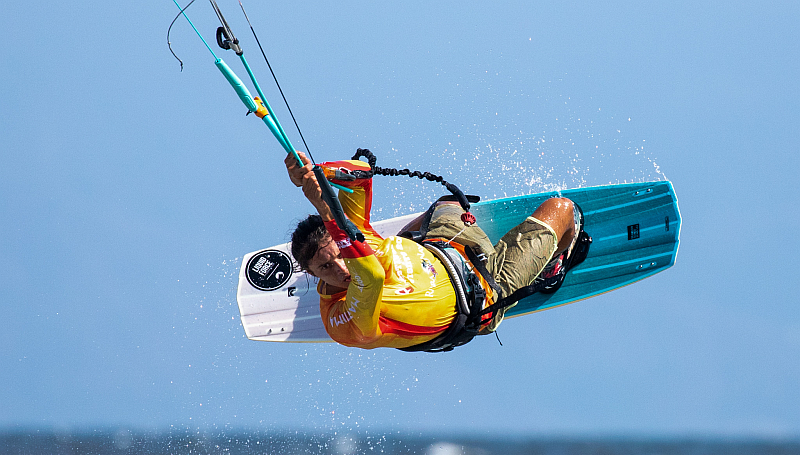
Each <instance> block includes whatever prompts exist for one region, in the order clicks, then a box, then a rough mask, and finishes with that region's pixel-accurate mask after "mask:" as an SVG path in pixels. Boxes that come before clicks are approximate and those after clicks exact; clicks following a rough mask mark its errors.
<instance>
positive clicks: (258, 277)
mask: <svg viewBox="0 0 800 455" xmlns="http://www.w3.org/2000/svg"><path fill="white" fill-rule="evenodd" d="M291 277H292V259H291V258H289V255H288V254H286V253H284V252H283V251H278V250H264V251H260V252H258V253H256V254H254V255H253V257H251V258H250V260H249V261H248V262H247V281H249V282H250V284H251V285H252V286H253V287H254V288H256V289H259V290H261V291H274V290H275V289H278V288H280V287H281V286H283V285H284V284H286V282H287V281H289V278H291Z"/></svg>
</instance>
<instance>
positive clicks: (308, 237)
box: [292, 215, 350, 289]
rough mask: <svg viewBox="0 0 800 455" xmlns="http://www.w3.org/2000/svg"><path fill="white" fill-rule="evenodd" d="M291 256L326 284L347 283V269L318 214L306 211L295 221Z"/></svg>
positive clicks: (336, 285)
mask: <svg viewBox="0 0 800 455" xmlns="http://www.w3.org/2000/svg"><path fill="white" fill-rule="evenodd" d="M292 256H293V257H294V259H295V261H297V263H298V264H300V267H301V268H302V269H303V270H305V271H306V272H308V273H310V274H311V275H313V276H315V277H317V278H319V279H320V280H322V281H324V282H325V283H327V284H329V285H332V286H335V287H338V288H342V289H347V286H348V285H349V284H350V272H349V271H348V270H347V266H346V265H345V263H344V260H343V259H342V257H341V254H340V253H339V248H338V247H337V246H336V243H335V242H334V241H333V239H332V238H331V236H330V234H328V231H327V229H325V225H324V224H323V222H322V217H320V216H319V215H309V216H308V218H306V219H305V220H303V221H301V222H300V223H298V224H297V228H296V229H295V231H294V233H292Z"/></svg>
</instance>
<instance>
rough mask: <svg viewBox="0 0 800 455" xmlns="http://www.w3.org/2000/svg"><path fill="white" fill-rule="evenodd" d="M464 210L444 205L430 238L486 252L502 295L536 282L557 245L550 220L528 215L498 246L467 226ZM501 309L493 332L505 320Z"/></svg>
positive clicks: (432, 224) (435, 216)
mask: <svg viewBox="0 0 800 455" xmlns="http://www.w3.org/2000/svg"><path fill="white" fill-rule="evenodd" d="M463 213H464V210H463V209H462V208H461V207H460V206H458V205H455V204H441V205H439V206H438V207H436V209H435V211H434V212H433V216H432V217H431V222H430V225H429V229H428V232H427V233H426V234H425V237H427V238H443V239H448V240H451V241H455V242H457V243H460V244H461V245H466V246H469V247H470V248H472V250H473V251H474V252H475V254H478V255H480V254H484V255H485V256H486V257H487V258H488V261H487V262H486V269H487V270H488V271H489V273H491V274H492V277H493V278H494V280H495V281H496V282H497V285H498V286H499V287H500V298H503V297H506V296H509V295H511V294H512V293H513V292H514V291H516V290H517V289H520V288H523V287H525V286H528V285H530V284H531V283H533V280H534V279H535V278H536V277H537V276H539V274H540V273H541V272H542V270H543V269H544V267H545V266H546V265H547V263H548V262H549V261H550V258H552V256H553V254H554V253H555V252H556V249H557V248H558V238H557V236H556V233H555V231H554V230H553V228H552V227H550V226H549V225H548V224H547V223H544V222H543V221H540V220H537V219H536V218H534V217H532V216H529V217H528V218H526V219H525V221H523V222H522V223H520V224H518V225H517V226H515V227H514V228H512V229H511V230H510V231H508V232H507V233H506V234H505V235H504V236H503V237H502V238H501V239H500V240H499V241H498V242H497V244H496V245H492V242H491V241H490V240H489V237H488V236H487V235H486V233H485V232H483V229H481V228H480V227H478V226H477V225H472V226H464V222H463V221H461V214H463ZM511 307H513V305H512V306H510V307H507V308H505V309H503V310H500V311H498V314H497V316H496V317H495V320H494V321H493V322H492V324H491V325H490V327H489V328H488V330H489V331H494V329H496V328H497V326H498V325H500V322H501V321H502V320H503V315H504V314H505V310H507V309H508V308H511Z"/></svg>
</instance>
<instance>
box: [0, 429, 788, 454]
mask: <svg viewBox="0 0 800 455" xmlns="http://www.w3.org/2000/svg"><path fill="white" fill-rule="evenodd" d="M0 454H2V455H61V454H64V455H67V454H68V455H84V454H85V455H123V454H124V455H194V454H209V455H211V454H215V455H216V454H220V455H272V454H286V455H295V454H297V455H300V454H320V455H328V454H330V455H361V454H396V455H401V454H423V455H494V454H497V455H522V454H541V455H639V454H647V455H673V454H687V455H789V454H800V441H766V440H744V439H668V438H659V439H627V438H567V437H561V438H541V437H540V438H524V437H514V438H500V437H498V438H474V439H473V438H464V437H452V438H448V437H434V436H421V435H416V436H411V435H408V436H404V435H400V434H395V435H391V436H389V435H368V434H360V435H352V434H345V435H341V434H324V435H314V434H308V433H302V432H285V431H284V432H276V433H267V432H235V433H233V432H225V433H209V432H181V431H170V432H165V433H155V432H153V433H134V432H130V431H128V430H117V431H85V432H80V433H72V432H64V431H44V430H28V431H9V432H5V433H0Z"/></svg>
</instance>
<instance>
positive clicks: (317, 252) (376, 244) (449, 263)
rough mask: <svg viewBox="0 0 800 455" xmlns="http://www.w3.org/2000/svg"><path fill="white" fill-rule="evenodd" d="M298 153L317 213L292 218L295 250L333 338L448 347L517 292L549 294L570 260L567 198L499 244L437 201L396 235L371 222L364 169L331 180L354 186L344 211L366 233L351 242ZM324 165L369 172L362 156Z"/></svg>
mask: <svg viewBox="0 0 800 455" xmlns="http://www.w3.org/2000/svg"><path fill="white" fill-rule="evenodd" d="M299 157H300V158H301V160H302V162H303V163H304V166H302V167H301V166H299V163H298V162H297V159H296V158H295V157H294V156H292V155H288V156H287V157H286V159H285V160H284V162H285V164H286V168H287V171H288V173H289V178H290V179H291V181H292V183H293V184H294V185H295V186H297V187H300V188H302V190H303V193H304V195H305V197H306V198H307V199H308V201H309V202H311V204H312V205H313V206H314V208H316V210H317V214H316V215H310V216H309V217H308V218H306V219H305V220H303V221H301V222H300V223H299V224H298V226H297V228H296V230H295V231H294V233H293V235H292V255H293V256H294V259H295V261H297V262H298V264H299V265H300V267H301V268H302V269H303V270H305V271H307V272H308V273H309V274H311V275H313V276H315V277H317V278H319V283H318V286H317V291H318V293H319V295H320V313H321V316H322V319H323V323H324V325H325V329H326V331H327V332H328V335H330V337H331V338H332V339H333V340H334V341H336V342H338V343H340V344H343V345H346V346H354V347H360V348H365V349H372V348H376V347H394V348H400V349H403V350H411V351H416V350H427V351H436V350H449V349H452V348H453V347H454V346H457V345H460V344H464V343H466V342H467V341H469V340H471V339H472V337H474V336H475V335H479V334H487V333H491V332H493V331H494V330H495V329H496V328H497V326H498V325H499V324H500V322H501V321H502V319H503V315H504V313H505V310H507V309H508V308H510V307H511V306H513V303H514V302H515V301H516V300H519V298H521V297H519V296H518V295H517V294H520V292H521V291H522V290H525V289H528V290H529V291H531V292H533V291H532V288H535V290H538V291H542V292H547V291H548V290H549V291H553V292H554V290H555V289H557V288H558V286H560V283H561V281H562V280H563V276H564V273H565V272H566V270H567V268H568V264H569V263H570V261H571V260H572V259H573V257H572V256H574V255H573V254H572V252H573V250H574V249H575V248H574V246H575V244H576V239H577V238H578V234H579V233H580V232H581V220H582V216H581V214H580V210H579V209H578V207H577V206H576V205H575V204H573V202H572V201H571V200H569V199H566V198H551V199H548V200H546V201H545V202H544V203H542V204H541V205H540V206H539V207H538V208H537V209H536V210H535V211H534V212H533V214H531V215H530V216H529V217H528V218H526V219H525V220H524V221H523V222H522V223H520V224H519V225H517V226H516V227H514V228H513V229H511V230H510V231H509V232H508V233H507V234H505V235H504V236H503V237H502V239H501V240H500V241H498V242H497V244H496V245H492V244H491V242H490V241H489V238H488V237H487V236H486V234H485V233H484V232H483V230H482V229H481V228H480V227H478V226H477V225H475V224H473V223H470V222H468V221H465V217H463V215H464V213H465V212H464V210H463V209H462V208H461V207H460V206H459V205H458V203H454V202H451V201H440V202H437V203H435V204H434V205H433V206H432V207H431V209H429V210H428V211H427V212H426V213H425V214H423V215H421V216H420V217H419V218H417V219H416V220H414V221H412V222H411V223H409V225H408V226H406V227H405V228H404V229H403V230H402V231H401V233H400V234H399V235H397V236H391V237H387V238H382V237H381V236H380V235H378V234H377V232H375V230H374V229H373V228H372V226H371V225H370V212H371V209H372V178H371V175H370V177H369V178H355V179H352V178H350V179H346V180H345V179H333V182H334V183H336V184H339V185H343V186H345V187H347V188H349V189H351V190H352V191H353V192H352V193H348V192H345V191H340V192H339V200H340V202H341V206H342V208H343V210H344V213H345V214H346V215H347V218H349V219H350V220H351V221H352V222H353V223H354V224H355V225H356V226H357V227H358V228H359V229H360V230H361V232H363V234H364V241H363V242H361V241H358V240H353V239H351V238H349V237H348V236H347V235H346V234H345V232H344V231H343V230H342V229H341V228H340V227H339V226H338V225H337V223H336V221H335V220H334V216H333V213H332V212H331V209H330V208H329V207H328V204H326V203H325V201H324V200H323V198H322V190H321V188H320V185H319V183H318V181H317V178H316V176H315V174H314V172H313V171H312V164H311V162H310V160H309V159H308V158H307V157H306V156H305V154H303V153H299ZM321 166H323V167H325V168H327V169H330V170H338V171H339V172H340V174H339V175H340V176H341V175H365V173H366V172H368V171H369V170H370V166H369V165H368V164H367V163H365V162H363V161H359V160H348V161H336V162H329V163H322V164H321ZM515 292H516V294H515ZM529 293H530V292H528V294H529ZM528 294H525V295H528ZM525 295H523V297H524V296H525ZM511 296H517V298H516V300H514V301H513V302H511V301H509V297H511ZM498 302H505V303H504V304H503V305H498Z"/></svg>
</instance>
